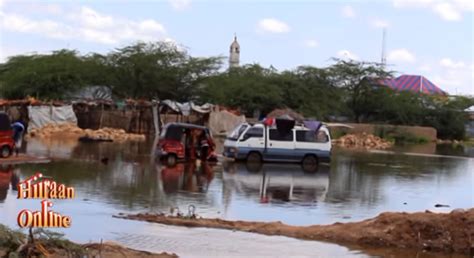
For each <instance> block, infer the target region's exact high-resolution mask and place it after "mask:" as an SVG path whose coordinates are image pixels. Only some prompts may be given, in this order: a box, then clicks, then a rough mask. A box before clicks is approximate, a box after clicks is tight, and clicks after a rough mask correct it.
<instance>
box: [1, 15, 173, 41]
mask: <svg viewBox="0 0 474 258" xmlns="http://www.w3.org/2000/svg"><path fill="white" fill-rule="evenodd" d="M50 17H51V18H55V19H32V18H28V17H25V16H21V15H17V14H4V13H0V29H1V30H5V31H13V32H20V33H28V34H37V35H41V36H45V37H49V38H56V39H75V40H80V41H88V42H95V43H101V44H117V43H121V42H126V41H137V40H145V41H153V40H159V39H162V38H163V37H164V36H166V30H165V28H164V26H163V25H162V24H160V23H159V22H157V21H155V20H152V19H144V20H130V19H124V18H120V17H113V16H110V15H104V14H101V13H99V12H97V11H95V10H93V9H92V8H89V7H81V8H80V9H79V10H70V12H67V13H63V14H62V16H54V15H51V16H50Z"/></svg>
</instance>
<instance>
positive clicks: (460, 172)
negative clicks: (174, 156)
mask: <svg viewBox="0 0 474 258" xmlns="http://www.w3.org/2000/svg"><path fill="white" fill-rule="evenodd" d="M396 151H400V152H403V153H404V154H402V153H395V154H394V153H390V152H372V153H369V152H354V151H350V152H348V151H335V152H334V154H333V161H332V162H331V164H330V165H329V166H321V167H320V169H319V170H318V171H317V172H313V173H307V172H305V171H303V169H302V168H301V167H300V166H299V165H297V164H286V165H282V164H265V165H263V166H254V165H249V164H245V163H233V162H221V163H219V164H218V165H216V166H200V165H193V164H181V165H178V166H174V167H166V166H163V165H161V164H159V163H156V162H155V161H154V160H153V159H152V158H151V157H150V152H151V146H150V144H146V143H145V144H144V143H127V144H115V143H100V144H79V143H77V142H76V141H70V142H64V141H61V142H54V141H53V142H48V143H44V142H34V141H30V142H29V143H28V145H27V146H26V152H27V153H28V154H30V155H43V156H51V157H53V158H54V160H53V162H51V163H47V164H30V165H16V166H14V167H11V168H7V167H4V170H11V173H10V174H11V175H12V177H17V179H23V178H26V177H28V176H30V175H32V174H33V173H34V172H35V171H40V172H42V173H44V174H45V175H48V176H52V177H53V178H54V179H55V180H56V181H58V182H62V183H65V184H67V185H70V186H74V187H75V188H76V199H74V200H64V201H55V203H54V207H53V209H54V210H55V211H58V212H60V213H63V214H66V215H69V216H71V217H72V220H73V226H72V227H71V228H70V229H66V230H63V231H64V233H66V236H67V237H68V238H70V239H71V240H73V241H78V242H89V241H93V242H100V240H101V239H106V240H113V241H117V242H120V243H123V244H125V245H127V246H130V247H133V248H137V249H142V250H148V251H154V252H161V251H168V252H173V253H177V254H178V255H180V256H184V257H187V256H194V255H198V254H202V255H205V256H206V255H217V254H221V255H225V254H226V253H227V254H230V253H232V252H236V254H240V255H252V254H253V255H261V256H275V255H282V256H285V254H287V255H290V254H293V255H302V256H311V255H312V254H314V253H315V252H316V253H318V254H320V255H321V256H328V255H330V256H337V255H339V256H341V255H344V256H360V257H366V256H370V255H371V254H373V252H369V251H368V250H365V251H364V250H359V249H354V248H352V249H347V248H345V247H340V246H337V245H333V244H325V243H319V242H313V241H302V240H296V239H292V238H286V237H268V236H260V235H256V234H251V233H236V232H232V231H230V232H226V231H224V230H216V229H184V228H181V227H173V226H163V225H156V224H150V223H146V222H136V221H124V220H119V219H115V218H112V215H116V214H118V213H138V212H169V211H170V209H171V208H173V207H178V208H179V210H180V212H182V213H184V214H187V213H188V209H189V206H190V205H193V206H194V207H195V208H196V213H197V214H199V215H200V216H203V217H209V218H223V219H229V220H237V219H238V220H247V221H264V222H271V221H281V222H283V223H285V224H290V225H313V224H330V223H334V222H349V221H359V220H363V219H367V218H371V217H374V216H376V215H378V214H379V213H381V212H385V211H407V212H415V211H425V210H431V211H435V212H448V211H451V210H453V209H456V208H464V209H467V208H471V207H474V200H473V196H474V174H473V172H472V171H474V159H473V158H472V150H471V149H464V148H452V147H447V146H436V145H424V146H408V147H403V148H399V149H396ZM470 155H471V157H470ZM101 160H102V162H101ZM6 172H8V171H6ZM3 174H4V175H5V174H7V173H5V172H3ZM4 181H5V180H2V181H1V182H4ZM437 204H442V205H449V207H438V208H437V207H435V206H436V205H437ZM438 206H439V205H438ZM24 208H28V209H31V210H39V208H40V207H39V202H38V201H36V200H17V199H16V192H15V191H13V190H12V189H11V187H10V186H9V184H5V183H2V184H1V185H0V210H1V211H2V212H1V213H0V223H2V224H6V225H8V226H10V227H12V228H15V227H16V216H17V214H18V212H19V211H20V210H21V209H24ZM91 225H94V226H93V227H92V226H91ZM184 230H186V231H185V235H186V236H184V235H183V231H184ZM203 235H204V236H206V238H202V237H197V236H203ZM183 240H185V241H183ZM204 240H205V241H204ZM229 240H232V241H229ZM232 243H234V244H235V243H238V246H239V248H237V249H235V248H234V245H233V244H232ZM275 243H278V244H280V245H285V246H287V247H291V248H288V249H286V250H287V251H291V252H289V253H285V251H282V250H278V249H275V248H274V246H275V245H274V244H275ZM315 247H317V248H315ZM315 250H317V251H315ZM384 252H385V254H389V253H390V254H392V253H393V250H388V249H387V250H385V251H384V250H382V251H380V250H379V251H378V252H377V254H380V253H381V254H384ZM408 255H411V254H408ZM413 255H414V254H413Z"/></svg>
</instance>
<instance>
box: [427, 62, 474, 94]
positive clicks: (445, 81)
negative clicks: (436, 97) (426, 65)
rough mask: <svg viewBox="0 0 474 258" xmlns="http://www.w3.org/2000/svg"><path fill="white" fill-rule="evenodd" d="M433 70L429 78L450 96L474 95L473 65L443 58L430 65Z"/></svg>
mask: <svg viewBox="0 0 474 258" xmlns="http://www.w3.org/2000/svg"><path fill="white" fill-rule="evenodd" d="M430 65H431V67H432V68H433V69H432V70H431V71H430V72H429V74H428V75H427V78H428V79H430V80H431V81H432V82H434V83H435V84H436V85H438V86H439V87H440V88H442V89H443V90H445V91H447V92H449V93H450V94H463V95H465V94H470V95H473V94H474V87H473V86H474V73H473V72H474V70H473V68H474V67H473V64H472V63H466V61H460V60H453V59H450V58H443V59H441V60H440V61H439V62H437V63H433V64H430Z"/></svg>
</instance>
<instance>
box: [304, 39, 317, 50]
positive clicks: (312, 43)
mask: <svg viewBox="0 0 474 258" xmlns="http://www.w3.org/2000/svg"><path fill="white" fill-rule="evenodd" d="M304 45H305V46H306V47H309V48H316V47H318V46H319V42H318V41H317V40H315V39H308V40H305V41H304Z"/></svg>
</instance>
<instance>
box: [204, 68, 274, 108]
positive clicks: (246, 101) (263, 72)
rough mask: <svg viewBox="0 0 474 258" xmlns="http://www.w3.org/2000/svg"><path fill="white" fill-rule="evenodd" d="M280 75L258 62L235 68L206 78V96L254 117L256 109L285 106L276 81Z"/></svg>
mask: <svg viewBox="0 0 474 258" xmlns="http://www.w3.org/2000/svg"><path fill="white" fill-rule="evenodd" d="M277 76H278V74H277V73H276V70H275V69H272V68H264V67H262V66H260V65H258V64H252V65H245V66H243V67H235V68H232V69H230V70H227V71H226V72H224V73H222V74H220V75H217V76H214V77H211V78H209V79H208V80H206V82H205V85H206V86H205V88H204V89H203V92H202V96H203V99H205V100H206V101H209V102H212V103H216V104H222V105H226V106H229V107H233V108H240V109H242V111H243V112H244V113H246V114H247V115H250V116H251V115H253V112H255V111H260V112H262V113H267V112H270V111H271V110H273V109H274V108H276V107H281V106H282V105H283V99H282V93H281V90H280V88H279V87H278V86H277V85H276V84H275V83H274V81H275V78H276V77H277Z"/></svg>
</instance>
